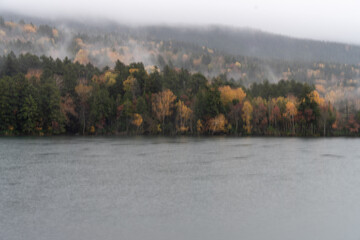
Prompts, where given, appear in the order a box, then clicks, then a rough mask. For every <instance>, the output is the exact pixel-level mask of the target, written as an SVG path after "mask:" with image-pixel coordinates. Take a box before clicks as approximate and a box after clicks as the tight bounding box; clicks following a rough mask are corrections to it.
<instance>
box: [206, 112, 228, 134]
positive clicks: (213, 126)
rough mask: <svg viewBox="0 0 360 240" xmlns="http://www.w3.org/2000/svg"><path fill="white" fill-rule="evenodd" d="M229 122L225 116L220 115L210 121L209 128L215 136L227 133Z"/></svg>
mask: <svg viewBox="0 0 360 240" xmlns="http://www.w3.org/2000/svg"><path fill="white" fill-rule="evenodd" d="M226 124H227V120H226V118H225V116H224V114H219V115H217V116H216V117H214V118H211V119H209V122H208V128H209V130H210V131H211V132H212V133H213V134H214V133H218V132H225V126H226Z"/></svg>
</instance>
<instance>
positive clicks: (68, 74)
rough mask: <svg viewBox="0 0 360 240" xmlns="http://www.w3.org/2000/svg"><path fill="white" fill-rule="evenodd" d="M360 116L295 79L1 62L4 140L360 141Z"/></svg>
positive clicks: (66, 62)
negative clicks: (247, 80) (243, 80)
mask: <svg viewBox="0 0 360 240" xmlns="http://www.w3.org/2000/svg"><path fill="white" fill-rule="evenodd" d="M359 116H360V114H359V113H358V112H356V111H348V110H347V111H345V112H341V111H338V110H336V109H335V108H334V106H332V105H331V104H330V103H329V102H327V101H325V99H324V98H322V97H321V96H320V95H319V93H318V92H317V91H316V90H314V86H311V85H308V84H306V83H299V82H296V81H294V80H291V81H284V80H281V81H279V82H278V83H269V82H267V81H265V82H263V83H261V84H258V83H254V84H252V85H251V86H250V87H249V88H245V87H244V86H242V85H241V84H240V83H239V82H236V81H234V80H228V79H227V78H226V76H225V77H224V75H220V76H218V77H215V78H212V79H207V78H206V77H204V76H203V75H202V74H201V73H190V72H189V71H187V70H185V69H180V70H179V69H175V68H171V67H169V66H165V67H164V68H163V69H162V70H159V69H157V68H156V67H154V69H152V70H151V72H147V71H146V70H145V68H144V65H143V63H131V64H129V65H125V64H124V63H122V62H120V61H117V62H116V64H115V66H114V68H113V69H111V68H109V67H105V68H103V69H98V68H96V67H94V66H93V65H91V64H90V63H89V64H87V65H81V64H79V63H78V62H75V63H74V62H73V61H71V60H70V59H68V58H65V59H63V60H60V59H52V58H51V57H46V56H42V57H38V56H35V55H31V54H25V55H20V56H18V57H17V56H16V55H15V54H13V53H10V54H8V55H5V56H2V57H0V134H1V135H41V136H42V135H54V134H81V135H99V134H101V135H105V134H109V135H110V134H111V135H115V134H116V135H135V134H147V135H216V134H228V135H243V136H244V135H259V136H264V135H269V136H333V135H358V131H359V128H360V125H359V123H360V121H359V120H360V118H359Z"/></svg>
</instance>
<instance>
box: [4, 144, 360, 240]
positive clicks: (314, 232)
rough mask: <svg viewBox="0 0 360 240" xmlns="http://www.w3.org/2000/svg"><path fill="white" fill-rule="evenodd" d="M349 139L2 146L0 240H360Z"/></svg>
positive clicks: (358, 150) (357, 153)
mask: <svg viewBox="0 0 360 240" xmlns="http://www.w3.org/2000/svg"><path fill="white" fill-rule="evenodd" d="M359 224H360V139H357V138H310V139H306V138H230V137H213V138H196V137H195V138H187V137H178V138H162V137H159V138H154V137H133V138H116V137H53V138H47V137H44V138H30V137H29V138H20V137H18V138H0V239H4V240H23V239H24V240H25V239H26V240H28V239H30V240H31V239H34V240H35V239H36V240H52V239H54V240H63V239H67V240H75V239H76V240H97V239H99V240H113V239H124V240H145V239H150V240H153V239H154V240H155V239H156V240H167V239H172V240H195V239H196V240H201V239H204V240H220V239H221V240H227V239H229V240H233V239H250V240H251V239H254V240H255V239H276V240H279V239H280V240H282V239H284V240H285V239H286V240H288V239H295V240H300V239H301V240H303V239H314V240H315V239H316V240H320V239H326V240H329V239H330V240H332V239H334V240H335V239H339V240H340V239H341V240H344V239H346V240H352V239H354V240H355V239H356V240H359V239H360V227H359Z"/></svg>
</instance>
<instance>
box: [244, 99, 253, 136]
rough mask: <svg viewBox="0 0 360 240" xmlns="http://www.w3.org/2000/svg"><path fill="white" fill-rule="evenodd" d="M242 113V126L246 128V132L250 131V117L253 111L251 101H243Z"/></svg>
mask: <svg viewBox="0 0 360 240" xmlns="http://www.w3.org/2000/svg"><path fill="white" fill-rule="evenodd" d="M242 110H243V114H242V119H243V121H244V123H245V124H244V128H245V130H246V132H247V133H248V134H250V133H251V128H252V126H251V119H252V112H253V107H252V105H251V103H250V102H249V101H246V102H245V103H244V107H243V109H242Z"/></svg>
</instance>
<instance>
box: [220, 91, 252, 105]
mask: <svg viewBox="0 0 360 240" xmlns="http://www.w3.org/2000/svg"><path fill="white" fill-rule="evenodd" d="M219 91H220V99H221V102H222V103H223V104H224V106H226V105H227V104H229V103H231V102H232V101H233V100H238V101H239V103H242V101H243V100H244V98H245V97H246V93H245V92H244V91H243V90H242V88H236V89H232V88H230V86H223V87H219Z"/></svg>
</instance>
